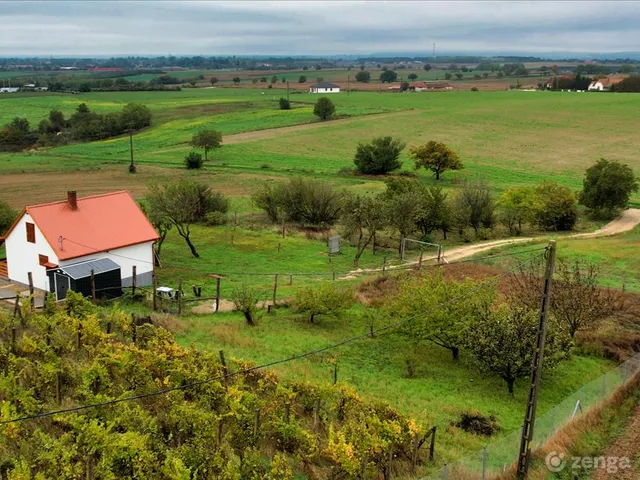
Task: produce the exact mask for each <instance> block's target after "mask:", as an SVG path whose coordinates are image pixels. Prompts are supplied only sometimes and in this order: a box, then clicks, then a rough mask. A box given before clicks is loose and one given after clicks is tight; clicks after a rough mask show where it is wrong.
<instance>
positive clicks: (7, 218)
mask: <svg viewBox="0 0 640 480" xmlns="http://www.w3.org/2000/svg"><path fill="white" fill-rule="evenodd" d="M17 216H18V212H16V211H15V210H14V209H13V208H11V206H10V205H9V204H8V203H7V202H5V201H4V200H0V235H2V234H3V233H5V232H6V231H7V230H8V229H9V227H10V226H11V225H12V224H13V221H14V220H15V219H16V217H17Z"/></svg>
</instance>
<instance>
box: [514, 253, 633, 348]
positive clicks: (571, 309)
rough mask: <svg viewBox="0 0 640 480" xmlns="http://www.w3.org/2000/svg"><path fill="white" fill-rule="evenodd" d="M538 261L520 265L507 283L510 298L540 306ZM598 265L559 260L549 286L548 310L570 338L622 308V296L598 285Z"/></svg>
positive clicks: (540, 278)
mask: <svg viewBox="0 0 640 480" xmlns="http://www.w3.org/2000/svg"><path fill="white" fill-rule="evenodd" d="M540 273H541V272H540V264H537V265H532V266H529V267H523V268H521V269H520V272H519V273H518V274H517V275H515V276H514V277H513V282H512V283H511V290H512V291H511V293H512V294H513V295H511V297H512V300H513V301H515V302H519V303H523V304H524V305H526V306H528V307H529V308H540V302H541V301H542V300H541V299H542V286H543V285H542V284H543V279H542V276H541V275H540ZM599 273H600V272H599V268H598V266H597V265H595V264H593V263H585V264H581V263H580V262H578V261H576V262H567V261H565V260H562V259H559V261H558V264H557V266H556V279H555V281H554V283H553V288H552V289H551V303H550V305H549V307H550V308H551V313H552V314H553V315H554V316H555V317H556V318H557V320H558V323H559V324H560V326H561V327H562V328H564V329H565V330H566V331H567V333H568V334H569V335H570V336H571V338H574V337H575V334H576V333H577V332H579V331H583V330H588V329H593V328H597V326H598V325H599V324H600V322H601V321H602V320H605V319H606V318H608V317H610V316H611V315H613V314H614V313H615V312H617V311H620V310H622V309H623V308H624V301H623V296H622V294H621V293H620V292H618V291H616V290H612V289H610V288H603V287H600V286H599V284H598V279H599Z"/></svg>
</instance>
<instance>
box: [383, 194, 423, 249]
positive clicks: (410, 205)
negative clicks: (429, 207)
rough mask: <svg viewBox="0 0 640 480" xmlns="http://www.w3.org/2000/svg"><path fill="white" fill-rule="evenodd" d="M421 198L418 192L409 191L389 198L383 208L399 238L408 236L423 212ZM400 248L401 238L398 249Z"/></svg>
mask: <svg viewBox="0 0 640 480" xmlns="http://www.w3.org/2000/svg"><path fill="white" fill-rule="evenodd" d="M422 207H423V205H422V198H421V196H420V194H419V193H418V192H415V191H409V192H403V193H400V194H398V195H393V196H392V197H391V198H389V199H388V200H387V201H386V202H385V204H384V208H385V210H386V216H387V219H388V223H389V225H390V226H392V227H394V228H395V229H396V230H397V231H398V235H399V236H400V238H402V237H408V236H409V235H411V233H413V232H414V231H415V229H416V223H417V222H418V219H419V218H420V216H421V214H422V213H423V208H422ZM401 248H402V240H400V243H399V245H398V251H399V252H400V249H401Z"/></svg>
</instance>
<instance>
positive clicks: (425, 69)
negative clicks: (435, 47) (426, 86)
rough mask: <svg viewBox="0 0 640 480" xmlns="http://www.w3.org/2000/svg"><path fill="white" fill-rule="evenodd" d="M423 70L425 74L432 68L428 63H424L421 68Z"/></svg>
mask: <svg viewBox="0 0 640 480" xmlns="http://www.w3.org/2000/svg"><path fill="white" fill-rule="evenodd" d="M422 68H423V69H424V71H425V72H428V71H429V70H431V69H432V68H433V67H432V66H431V64H429V63H425V64H424V66H423V67H422Z"/></svg>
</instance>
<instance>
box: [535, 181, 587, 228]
mask: <svg viewBox="0 0 640 480" xmlns="http://www.w3.org/2000/svg"><path fill="white" fill-rule="evenodd" d="M535 196H536V198H535V206H534V221H535V223H536V224H537V225H539V226H540V227H541V228H543V229H546V230H558V231H564V230H571V229H572V228H573V227H574V225H575V224H576V221H577V220H578V206H577V202H576V197H575V195H574V194H573V192H572V191H571V189H569V188H568V187H562V186H560V185H558V184H557V183H555V182H542V183H541V184H540V185H538V186H537V187H536V188H535Z"/></svg>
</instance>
